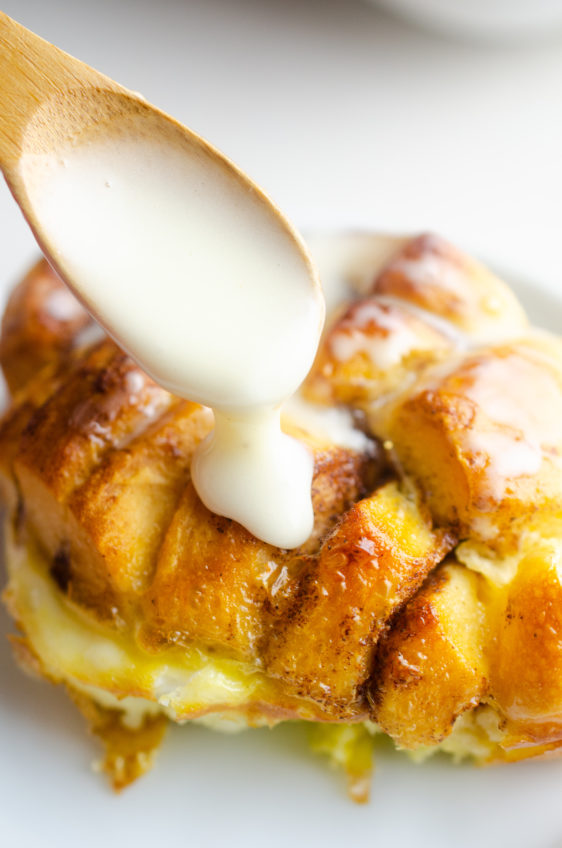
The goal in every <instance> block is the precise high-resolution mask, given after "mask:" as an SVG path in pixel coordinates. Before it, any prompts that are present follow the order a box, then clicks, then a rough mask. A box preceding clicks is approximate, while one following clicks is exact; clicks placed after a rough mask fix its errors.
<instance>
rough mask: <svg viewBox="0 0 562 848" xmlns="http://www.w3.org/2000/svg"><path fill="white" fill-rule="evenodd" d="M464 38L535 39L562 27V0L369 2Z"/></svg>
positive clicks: (414, 0)
mask: <svg viewBox="0 0 562 848" xmlns="http://www.w3.org/2000/svg"><path fill="white" fill-rule="evenodd" d="M370 2H372V3H375V4H376V5H378V6H382V7H383V8H386V9H388V10H389V11H392V12H398V13H399V14H401V15H404V16H405V17H406V18H407V19H409V20H412V21H414V22H416V23H418V22H419V23H421V24H424V25H426V26H429V27H433V28H435V29H436V30H438V31H443V32H449V33H452V34H454V35H457V36H460V37H461V38H479V39H485V40H487V41H493V40H499V41H502V40H504V39H517V40H520V41H528V40H529V39H531V40H533V39H534V38H536V37H539V36H541V35H542V36H544V35H545V34H548V33H550V32H552V29H553V28H558V29H560V28H561V27H562V0H455V2H451V0H370Z"/></svg>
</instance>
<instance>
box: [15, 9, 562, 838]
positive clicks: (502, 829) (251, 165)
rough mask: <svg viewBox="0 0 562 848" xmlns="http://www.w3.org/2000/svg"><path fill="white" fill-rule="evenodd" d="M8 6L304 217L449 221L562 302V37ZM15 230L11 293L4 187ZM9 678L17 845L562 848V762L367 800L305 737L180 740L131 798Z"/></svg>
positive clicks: (387, 759)
mask: <svg viewBox="0 0 562 848" xmlns="http://www.w3.org/2000/svg"><path fill="white" fill-rule="evenodd" d="M3 9H4V11H6V12H7V13H8V14H11V15H12V16H13V17H16V18H18V19H19V20H20V21H21V22H22V23H24V24H26V25H28V26H30V27H32V28H34V29H35V30H36V31H39V32H40V33H41V34H43V35H44V36H45V37H47V38H49V39H51V40H53V41H55V42H56V43H58V45H59V46H61V47H63V48H64V49H66V50H68V51H69V52H72V53H74V54H75V55H78V56H80V57H81V58H83V59H85V60H87V61H89V62H90V63H91V64H93V65H94V66H97V67H98V68H99V69H100V70H103V71H105V72H106V73H108V74H110V75H111V76H114V77H115V78H116V79H118V80H119V81H120V82H122V83H124V84H125V85H128V86H129V87H131V88H134V89H136V90H140V91H142V92H143V94H144V95H145V96H146V97H147V98H149V99H150V100H152V101H153V102H155V103H157V104H158V105H160V106H161V107H163V108H165V109H166V110H168V111H169V112H171V113H172V114H174V115H176V116H177V117H178V118H180V119H181V120H183V121H184V122H186V123H188V124H189V125H190V126H192V127H193V128H194V129H195V130H197V131H199V132H201V133H202V134H203V135H205V136H206V137H207V138H209V139H210V140H211V141H213V142H214V143H216V144H217V145H218V146H219V147H221V148H222V149H223V150H224V151H225V152H226V153H227V154H228V155H230V156H231V157H232V158H233V159H234V160H235V161H237V162H238V163H239V164H240V165H241V166H242V167H243V168H245V169H246V170H247V171H248V172H249V173H250V175H251V176H252V177H253V178H254V179H256V180H257V181H258V182H260V183H261V184H262V185H263V187H264V188H266V189H267V190H268V191H269V192H270V193H271V195H272V196H273V197H274V199H275V200H276V201H277V202H278V203H279V205H280V206H281V207H282V208H283V209H284V210H285V211H286V212H287V213H288V214H289V215H291V216H292V218H293V220H294V221H295V223H297V225H300V226H301V227H303V228H312V229H315V230H316V229H321V228H329V229H332V228H340V227H343V228H348V227H357V226H360V227H367V228H376V229H387V230H388V229H395V230H406V231H410V230H414V231H415V230H419V229H427V228H433V229H436V230H439V231H440V232H442V233H443V234H445V235H448V236H450V237H452V238H453V239H455V240H456V241H457V242H459V243H460V244H463V245H465V246H468V247H470V248H471V249H474V250H476V251H477V252H478V253H479V254H480V255H482V256H487V257H491V258H492V259H493V260H494V261H495V263H496V264H497V265H498V266H500V267H505V268H508V269H510V268H511V269H517V271H518V273H520V274H521V276H522V277H527V278H530V279H536V280H537V281H540V283H541V285H542V286H545V287H547V288H550V289H551V291H553V292H557V291H560V279H561V268H560V264H561V263H560V240H559V228H560V209H561V201H560V196H561V187H562V166H561V162H560V151H561V150H562V109H561V108H560V92H561V91H562V49H561V45H560V43H558V42H556V43H555V42H553V43H551V44H549V45H548V46H542V47H534V48H526V49H524V48H509V49H507V48H505V49H501V50H492V49H487V48H475V47H468V46H465V45H459V44H453V43H449V42H447V41H445V40H440V39H438V38H432V37H431V36H428V35H426V34H423V33H418V32H416V31H415V30H413V29H408V28H407V27H405V26H403V25H401V24H399V23H396V22H394V21H392V20H391V19H389V18H387V17H385V16H383V15H382V14H381V13H377V12H376V11H374V10H373V9H371V8H369V7H368V6H367V5H363V4H361V3H360V2H359V0H341V2H336V0H323V2H320V0H307V2H302V0H270V2H267V0H259V1H258V0H220V1H219V0H181V2H180V0H177V2H172V0H160V2H159V4H158V5H156V4H153V3H152V2H148V0H136V2H134V0H126V1H125V0H122V2H114V1H113V2H111V0H96V2H94V0H87V1H86V2H80V3H79V2H77V0H75V2H74V3H71V2H70V0H66V2H63V0H50V2H49V3H48V4H46V3H45V2H44V0H4V4H3ZM0 221H1V222H2V241H1V245H2V247H1V250H0V280H1V281H6V285H8V284H9V283H11V282H13V281H14V280H15V279H16V278H17V275H18V274H19V273H20V272H21V271H22V270H23V269H24V267H25V265H26V263H27V262H28V261H29V260H30V259H32V257H33V256H34V254H35V248H34V245H33V242H32V239H31V236H30V235H29V234H28V231H27V229H26V226H25V224H24V223H23V220H22V219H21V217H20V216H19V213H18V212H17V210H16V209H15V207H14V205H13V203H12V201H11V198H10V197H9V194H8V191H7V189H5V187H4V186H2V188H1V190H0ZM4 290H7V289H3V291H4ZM527 303H528V304H529V305H530V306H531V307H533V308H534V311H535V315H538V317H539V319H541V320H542V323H547V322H548V323H549V324H550V326H551V327H553V328H554V329H556V328H558V329H560V305H558V306H556V301H554V300H552V299H549V298H542V297H541V295H540V293H539V290H537V291H536V292H535V290H534V289H533V288H532V287H531V288H528V289H527ZM2 616H3V617H2V619H1V620H2V623H3V625H4V626H3V630H5V631H8V630H10V629H11V628H10V625H9V624H8V622H7V618H6V616H5V614H4V613H2ZM0 680H1V692H0V742H1V747H0V752H1V756H0V845H1V846H2V848H3V846H4V845H7V846H8V845H9V846H10V848H37V846H39V845H40V846H41V848H51V846H53V848H55V846H56V848H75V847H76V848H77V846H80V848H89V846H94V845H95V846H96V848H99V846H100V845H103V846H105V848H113V847H114V846H121V845H122V844H124V843H125V842H127V843H128V844H129V843H130V844H133V845H135V846H136V848H145V846H146V848H148V846H154V845H155V844H161V843H163V844H172V845H174V848H176V846H178V848H179V846H183V845H185V846H190V848H192V846H196V848H199V846H201V848H203V846H205V847H206V848H207V846H210V847H211V848H215V846H219V845H224V844H227V843H228V844H230V845H234V846H245V848H253V847H254V846H256V848H257V846H262V845H267V846H268V848H277V846H279V847H280V846H284V848H285V847H286V846H288V845H290V844H292V845H296V846H314V845H322V846H324V847H325V848H332V846H336V845H337V846H342V845H355V844H364V845H392V846H396V847H397V848H401V846H407V845H410V844H412V843H415V844H416V845H419V846H432V847H433V848H448V846H451V845H455V846H459V848H463V846H467V848H468V846H471V848H472V846H474V845H478V846H479V848H488V846H503V845H510V846H511V848H529V846H533V848H555V847H556V846H560V845H562V805H561V804H560V787H561V785H562V763H531V764H525V765H522V766H515V767H509V768H505V767H502V768H496V769H492V770H487V771H484V772H483V771H479V770H475V769H470V768H464V767H461V768H455V767H453V766H451V765H450V764H448V763H447V762H445V761H442V760H440V761H435V762H432V763H429V764H426V765H424V766H423V767H416V766H412V765H410V764H409V763H407V762H406V761H405V760H404V758H402V757H401V756H399V755H387V754H385V755H382V756H379V759H378V763H379V768H378V773H377V775H376V778H375V784H374V790H373V796H374V797H373V802H372V804H371V805H370V806H369V807H367V808H363V809H362V808H358V807H356V806H354V805H352V804H351V803H350V802H348V801H347V800H346V798H345V793H344V791H343V786H342V783H341V781H340V780H339V778H338V777H337V775H332V774H331V773H330V772H329V771H327V770H326V769H325V764H324V762H323V761H322V760H321V759H319V758H313V757H312V756H309V755H308V754H306V752H305V748H304V746H303V745H301V744H300V743H299V742H298V739H296V738H295V734H294V732H293V733H291V731H290V730H287V729H285V730H279V731H274V732H273V733H268V732H266V731H259V732H256V733H254V734H250V735H247V736H243V737H238V738H224V737H222V736H218V735H214V734H212V733H211V732H208V731H204V730H201V729H190V728H183V729H177V730H175V731H174V732H173V733H170V735H169V738H168V740H167V742H166V744H165V746H164V748H163V750H162V752H161V754H160V757H159V760H158V764H157V766H156V769H155V770H154V771H153V772H152V773H151V774H150V775H149V776H147V777H146V778H144V779H143V780H142V781H140V782H138V783H137V784H136V785H135V786H134V787H132V788H131V789H130V790H128V791H127V792H126V793H124V794H123V795H122V796H120V797H117V798H115V797H113V796H112V795H111V794H110V792H109V791H108V790H107V789H106V787H105V784H104V783H103V781H102V779H101V778H99V777H97V776H95V775H92V774H91V773H90V772H89V762H90V760H91V758H92V753H93V750H94V749H93V743H92V742H91V741H89V740H88V739H87V738H86V737H85V735H84V731H83V723H82V721H81V719H80V717H79V716H78V715H77V714H76V711H75V710H74V708H73V707H72V705H71V704H70V703H67V700H66V698H65V696H64V694H63V693H62V692H59V691H57V690H54V689H52V688H49V687H48V686H46V685H45V684H38V683H35V682H33V681H30V680H27V679H26V678H24V677H23V676H22V675H21V673H20V672H19V671H17V670H16V669H15V668H14V666H13V663H12V660H11V657H10V656H9V648H8V645H7V643H6V642H5V641H3V640H2V641H0Z"/></svg>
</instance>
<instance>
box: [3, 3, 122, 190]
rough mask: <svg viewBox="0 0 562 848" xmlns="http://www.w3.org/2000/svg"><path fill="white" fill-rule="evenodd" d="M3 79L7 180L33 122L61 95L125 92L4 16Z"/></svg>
mask: <svg viewBox="0 0 562 848" xmlns="http://www.w3.org/2000/svg"><path fill="white" fill-rule="evenodd" d="M0 80H2V84H1V85H0V168H1V169H2V170H3V171H4V174H5V176H6V178H7V179H8V181H10V177H11V176H12V177H13V176H14V171H15V169H16V168H17V164H18V161H19V159H20V156H21V154H22V150H23V147H24V144H23V141H24V138H25V136H26V129H27V127H28V124H29V122H30V120H31V118H32V117H33V116H34V115H35V114H36V113H37V111H38V110H39V109H40V108H41V107H43V106H44V105H45V104H46V103H48V101H49V100H53V101H56V100H57V99H58V98H59V97H60V96H61V94H64V93H65V92H68V91H77V90H80V89H82V90H84V89H91V88H97V89H100V88H101V89H104V90H106V91H107V90H109V91H119V92H125V91H126V89H124V88H123V87H121V86H119V85H118V84H117V83H115V82H113V80H111V79H110V78H109V77H106V76H104V74H100V73H99V72H98V71H95V70H94V69H93V68H90V67H89V66H88V65H85V64H84V63H83V62H80V61H79V60H78V59H74V58H73V57H72V56H69V55H68V54H67V53H64V52H63V51H62V50H59V48H58V47H55V46H54V45H52V44H50V43H49V42H48V41H45V40H44V39H43V38H40V37H39V36H38V35H35V34H34V33H33V32H30V30H28V29H26V28H25V27H24V26H22V25H21V24H18V23H17V22H16V21H14V20H12V18H9V17H8V15H6V14H4V13H3V12H0ZM127 93H128V94H130V92H127ZM45 120H48V111H47V113H46V115H45ZM27 141H28V140H27V139H26V143H27Z"/></svg>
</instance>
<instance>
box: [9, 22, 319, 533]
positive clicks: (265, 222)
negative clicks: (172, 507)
mask: <svg viewBox="0 0 562 848" xmlns="http://www.w3.org/2000/svg"><path fill="white" fill-rule="evenodd" d="M0 79H1V80H2V85H1V87H0V166H1V168H2V170H3V172H4V175H5V177H6V180H7V182H8V185H9V186H10V189H11V191H12V193H13V195H14V197H15V199H16V200H17V202H18V203H19V205H20V207H21V209H22V211H23V214H24V215H25V217H26V219H27V221H28V222H29V224H30V226H31V228H32V230H33V232H34V233H35V236H36V238H37V240H38V241H39V243H40V245H41V246H42V248H43V251H44V252H45V254H46V255H47V257H48V258H49V259H50V261H51V263H52V264H53V265H54V267H55V268H56V269H57V271H58V272H59V274H60V275H61V276H62V277H63V279H65V280H66V282H67V283H68V284H69V286H70V287H71V288H72V289H73V290H74V292H75V293H76V294H77V295H78V297H79V298H80V300H81V301H82V302H83V303H84V304H85V306H86V307H87V308H88V309H89V311H90V312H91V313H92V314H93V315H95V317H97V318H98V320H99V321H100V322H101V323H102V324H103V325H104V327H105V328H106V330H107V331H108V332H109V333H110V334H111V335H112V336H113V337H114V338H115V339H116V341H117V342H118V343H119V344H120V345H121V347H123V348H124V349H125V350H126V351H127V352H128V353H129V354H130V355H131V356H132V357H133V358H134V359H136V361H137V362H138V363H139V365H140V366H141V368H143V369H144V371H146V372H147V373H148V374H150V375H151V376H152V377H153V378H154V379H155V380H156V381H157V382H158V383H160V384H161V385H162V386H164V387H165V388H167V389H168V390H169V391H171V392H173V393H174V394H177V395H180V396H183V397H186V398H189V399H190V400H192V401H199V402H200V403H202V404H205V405H207V406H211V407H212V408H213V410H214V411H215V420H216V427H215V430H214V432H213V434H212V436H211V437H210V438H209V440H207V441H206V442H204V443H203V444H202V445H200V447H199V449H198V451H197V453H196V455H195V457H194V459H193V463H192V468H191V471H192V479H193V481H194V484H195V486H196V488H197V491H198V492H199V494H200V496H201V498H202V500H203V501H204V502H205V504H206V505H207V506H208V507H209V508H210V509H211V510H213V511H214V512H217V513H219V514H221V515H227V516H228V517H230V518H234V519H235V520H237V521H239V522H240V523H242V524H244V526H245V527H247V528H248V529H249V530H251V531H252V532H253V533H255V535H257V536H259V537H260V538H262V539H264V540H265V541H267V542H270V543H271V544H274V545H278V546H280V547H295V546H298V545H300V544H302V542H304V541H305V539H306V538H307V536H308V535H309V533H310V531H311V529H312V525H313V519H314V516H313V511H312V503H311V497H310V486H311V479H312V470H313V462H312V457H311V456H310V455H309V453H308V451H307V450H306V449H305V448H304V446H303V445H301V444H299V443H297V442H295V441H293V440H292V439H290V438H289V437H288V436H285V434H284V433H282V431H281V426H280V411H279V410H280V406H281V403H282V402H283V401H284V400H285V399H286V398H288V397H289V396H290V395H291V394H293V393H294V392H295V391H296V390H297V388H298V387H299V385H300V383H301V382H302V381H303V380H304V378H305V376H306V374H307V372H308V370H309V368H310V366H311V365H312V361H313V359H314V355H315V353H316V348H317V346H318V340H319V338H320V332H321V329H322V323H323V319H324V300H323V296H322V291H321V288H320V284H319V281H318V278H317V275H316V272H315V270H314V267H313V265H312V262H311V260H310V257H309V255H308V252H307V250H306V248H305V246H304V243H303V242H302V240H301V239H300V237H299V236H298V235H297V233H296V232H295V230H294V229H293V228H292V227H291V225H290V224H289V223H288V222H287V220H286V219H285V218H284V216H283V215H282V214H281V213H280V211H279V210H278V209H277V208H276V207H275V206H274V205H273V203H272V202H271V201H270V200H269V199H268V198H267V197H266V196H265V195H264V194H263V192H262V191H261V190H260V189H259V188H258V187H257V186H256V185H254V183H253V182H251V180H250V179H249V178H248V177H247V176H246V175H245V174H244V173H242V171H240V170H239V169H238V168H236V167H235V166H234V165H233V164H232V163H231V162H229V161H228V159H226V158H225V157H224V156H223V155H222V154H221V153H219V152H218V151H217V150H215V148H213V147H211V145H209V144H208V143H207V142H206V141H204V140H203V139H201V138H200V137H199V136H197V135H195V134H194V133H193V132H191V130H188V129H187V128H186V127H183V126H181V125H180V124H179V123H178V122H177V121H174V120H173V119H172V118H170V117H168V116H167V115H165V114H163V113H162V112H160V111H159V110H158V109H155V108H154V107H152V106H150V105H149V104H148V103H146V102H145V101H144V100H143V99H142V98H141V97H139V96H138V95H137V94H134V93H132V92H130V91H127V90H126V89H124V88H122V87H121V86H120V85H117V83H115V82H113V81H112V80H110V79H107V77H105V76H103V75H102V74H100V73H98V72H97V71H94V70H92V69H91V68H89V67H87V66H86V65H84V64H82V62H79V61H77V60H76V59H73V58H71V57H70V56H67V55H66V54H65V53H62V52H61V51H60V50H58V49H57V48H55V47H52V46H51V45H50V44H48V43H46V42H45V41H43V40H42V39H40V38H38V37H37V36H35V35H33V34H32V33H30V32H28V31H27V30H26V29H24V28H23V27H21V26H19V25H18V24H17V23H15V22H14V21H12V20H11V19H10V18H8V17H6V15H3V14H0Z"/></svg>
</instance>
